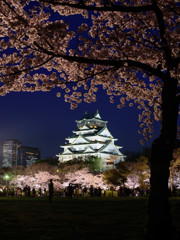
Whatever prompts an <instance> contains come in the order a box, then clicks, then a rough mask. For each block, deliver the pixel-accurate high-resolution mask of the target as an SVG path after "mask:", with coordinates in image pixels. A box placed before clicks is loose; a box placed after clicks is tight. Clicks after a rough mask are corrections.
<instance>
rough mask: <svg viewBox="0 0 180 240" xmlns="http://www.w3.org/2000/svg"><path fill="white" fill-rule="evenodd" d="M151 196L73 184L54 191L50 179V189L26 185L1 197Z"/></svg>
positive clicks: (143, 192)
mask: <svg viewBox="0 0 180 240" xmlns="http://www.w3.org/2000/svg"><path fill="white" fill-rule="evenodd" d="M148 195H149V190H148V189H140V188H135V189H130V188H126V187H119V188H118V189H116V190H115V189H113V188H112V189H101V188H100V187H98V188H95V187H93V186H92V185H91V186H89V187H86V186H81V185H78V184H75V185H73V184H71V183H69V185H68V186H67V187H65V188H63V189H54V186H53V181H52V179H50V182H49V184H48V189H46V188H44V189H42V188H37V189H35V188H34V187H32V188H31V187H30V186H28V185H26V186H25V187H24V188H19V187H16V188H8V187H4V188H1V189H0V196H11V197H49V201H50V202H51V201H52V197H53V196H57V197H67V198H72V197H147V196H148ZM173 195H174V196H180V190H176V191H174V193H173Z"/></svg>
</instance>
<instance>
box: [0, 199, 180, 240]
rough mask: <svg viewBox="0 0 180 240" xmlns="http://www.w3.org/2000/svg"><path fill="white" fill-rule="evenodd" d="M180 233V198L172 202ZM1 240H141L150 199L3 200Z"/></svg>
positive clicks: (0, 211)
mask: <svg viewBox="0 0 180 240" xmlns="http://www.w3.org/2000/svg"><path fill="white" fill-rule="evenodd" d="M171 203H172V216H173V220H174V223H175V225H176V227H177V228H178V229H179V230H180V198H174V199H171ZM0 209H1V210H0V237H1V239H3V240H6V239H13V240H15V239H23V240H26V239H28V240H29V239H31V240H36V239H42V240H49V239H53V240H55V239H57V240H59V239H62V240H74V239H78V240H81V239H83V240H89V239H92V240H106V239H108V240H112V239H120V240H141V239H143V234H144V228H145V225H146V220H147V199H138V198H137V199H135V198H132V199H125V200H124V199H121V198H105V199H104V198H73V199H66V198H54V199H53V202H52V203H49V202H48V199H47V198H35V199H33V198H30V199H27V198H14V197H13V198H10V197H8V198H5V197H1V198H0Z"/></svg>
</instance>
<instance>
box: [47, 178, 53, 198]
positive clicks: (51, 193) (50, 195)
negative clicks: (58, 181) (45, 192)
mask: <svg viewBox="0 0 180 240" xmlns="http://www.w3.org/2000/svg"><path fill="white" fill-rule="evenodd" d="M48 187H49V202H52V197H53V193H54V184H53V181H52V179H50V181H49V184H48Z"/></svg>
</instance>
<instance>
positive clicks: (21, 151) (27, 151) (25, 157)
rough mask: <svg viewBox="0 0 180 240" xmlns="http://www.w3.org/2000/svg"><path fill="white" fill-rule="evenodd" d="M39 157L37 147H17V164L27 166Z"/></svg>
mask: <svg viewBox="0 0 180 240" xmlns="http://www.w3.org/2000/svg"><path fill="white" fill-rule="evenodd" d="M39 159H40V151H39V149H38V148H34V147H27V146H21V147H19V148H18V165H20V166H23V167H27V166H30V165H32V164H33V163H35V162H37V161H38V160H39Z"/></svg>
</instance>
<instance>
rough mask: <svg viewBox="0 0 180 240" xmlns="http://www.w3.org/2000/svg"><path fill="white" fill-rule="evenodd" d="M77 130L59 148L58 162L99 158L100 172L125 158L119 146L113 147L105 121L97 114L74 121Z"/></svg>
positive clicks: (86, 115)
mask: <svg viewBox="0 0 180 240" xmlns="http://www.w3.org/2000/svg"><path fill="white" fill-rule="evenodd" d="M76 122H77V130H75V131H73V135H72V136H71V137H68V138H66V140H67V141H68V142H67V143H65V144H64V145H62V146H61V148H63V149H64V151H63V152H62V153H60V154H58V155H57V157H59V162H60V163H61V162H66V161H69V160H72V159H74V158H79V157H81V158H82V159H88V158H89V157H91V156H94V157H98V158H101V160H102V170H103V171H104V170H107V169H112V168H114V166H115V164H116V163H118V162H119V161H124V158H125V156H124V155H123V154H122V153H121V152H120V150H119V149H120V148H122V147H120V146H117V145H115V143H114V142H115V141H117V140H118V139H117V138H114V137H113V136H112V134H111V133H110V131H109V130H108V128H107V121H104V120H102V118H101V117H100V115H99V112H98V111H97V112H96V113H93V114H87V113H86V114H85V116H84V117H83V118H82V119H80V120H76Z"/></svg>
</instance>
